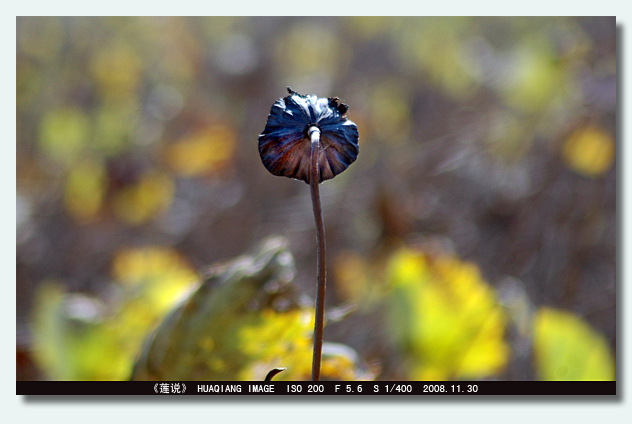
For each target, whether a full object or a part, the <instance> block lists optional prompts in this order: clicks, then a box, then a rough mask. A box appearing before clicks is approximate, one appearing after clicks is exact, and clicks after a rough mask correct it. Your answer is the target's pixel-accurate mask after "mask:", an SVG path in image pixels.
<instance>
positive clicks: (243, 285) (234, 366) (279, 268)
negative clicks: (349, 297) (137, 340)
mask: <svg viewBox="0 0 632 424" xmlns="http://www.w3.org/2000/svg"><path fill="white" fill-rule="evenodd" d="M294 275H295V269H294V260H293V258H292V255H291V254H290V253H289V251H288V250H287V242H285V241H284V240H282V239H270V240H267V241H266V242H265V243H264V244H263V245H262V246H261V247H260V249H259V250H258V251H256V252H255V253H254V254H253V255H251V256H244V257H240V258H237V259H235V260H234V261H232V262H230V263H227V264H224V265H221V266H217V267H216V268H214V269H211V270H209V275H208V276H206V278H205V279H204V281H203V282H202V283H201V284H200V286H199V287H198V288H197V289H196V290H195V292H193V293H192V294H191V295H190V296H189V297H188V298H187V299H186V300H185V301H184V302H183V303H182V304H181V305H180V306H179V307H178V308H176V309H175V310H173V311H172V312H171V313H170V315H169V316H168V317H167V318H166V319H165V320H164V322H163V323H162V324H161V325H160V327H159V328H158V330H157V331H156V333H155V334H154V335H152V336H151V338H150V339H149V341H148V343H147V345H146V346H145V348H144V351H143V353H142V355H141V358H140V360H139V361H138V363H137V364H136V366H135V369H134V375H133V378H134V379H135V380H196V381H201V380H219V381H230V380H255V381H256V380H263V378H264V377H265V376H266V374H267V373H268V371H270V370H271V369H273V368H279V367H285V368H287V370H286V371H285V372H283V373H282V374H280V375H279V376H278V377H277V378H276V379H277V380H307V379H309V378H310V375H311V367H312V332H313V328H314V308H313V307H311V306H301V305H300V304H299V302H298V299H297V298H296V294H295V293H294V292H293V291H292V288H291V287H290V286H289V283H290V282H291V280H292V279H293V278H294ZM349 350H350V349H349V348H347V350H346V351H345V350H341V349H335V350H332V349H327V348H325V350H324V355H323V368H322V377H323V379H336V380H357V379H368V378H370V376H371V374H370V373H369V372H363V371H361V370H359V369H357V368H356V366H357V365H359V364H356V360H355V354H353V353H351V354H349V353H348V351H349ZM351 352H352V351H351Z"/></svg>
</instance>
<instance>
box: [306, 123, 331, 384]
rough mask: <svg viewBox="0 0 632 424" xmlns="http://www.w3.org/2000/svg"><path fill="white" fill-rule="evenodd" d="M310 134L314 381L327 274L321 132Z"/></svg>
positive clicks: (310, 131)
mask: <svg viewBox="0 0 632 424" xmlns="http://www.w3.org/2000/svg"><path fill="white" fill-rule="evenodd" d="M308 134H309V136H310V139H311V142H312V148H311V153H310V175H309V183H310V184H309V185H310V187H311V192H312V208H313V209H314V220H315V221H316V244H317V250H316V264H317V269H316V275H317V279H318V287H317V289H316V316H315V319H314V357H313V361H312V381H319V380H320V363H321V356H322V351H323V327H324V321H325V319H324V317H325V283H326V280H327V274H326V270H325V224H324V222H323V212H322V209H321V207H320V192H319V190H318V184H319V182H320V176H319V169H318V153H319V151H320V130H319V129H318V127H316V126H312V127H310V128H309V129H308Z"/></svg>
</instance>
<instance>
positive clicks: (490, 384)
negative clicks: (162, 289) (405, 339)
mask: <svg viewBox="0 0 632 424" xmlns="http://www.w3.org/2000/svg"><path fill="white" fill-rule="evenodd" d="M16 383H17V390H16V394H18V395H155V396H191V395H196V396H217V395H221V396H226V395H251V396H252V395H255V396H260V395H263V396H274V395H302V396H320V395H334V396H348V395H356V396H357V395H360V396H375V395H377V396H400V395H413V396H426V395H429V396H434V395H442V396H445V395H448V396H454V395H459V396H476V395H616V394H617V385H616V381H518V382H511V381H460V382H444V381H438V382H428V381H426V382H422V381H409V382H376V381H355V382H350V381H342V382H336V381H323V382H306V381H298V382H284V381H271V382H269V381H266V382H225V381H224V382H208V381H155V382H143V381H105V382H101V381H17V382H16Z"/></svg>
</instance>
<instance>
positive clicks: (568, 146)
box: [562, 126, 615, 177]
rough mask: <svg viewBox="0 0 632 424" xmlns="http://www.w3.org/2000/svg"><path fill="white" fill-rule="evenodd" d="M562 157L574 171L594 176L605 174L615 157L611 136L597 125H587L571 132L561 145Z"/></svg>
mask: <svg viewBox="0 0 632 424" xmlns="http://www.w3.org/2000/svg"><path fill="white" fill-rule="evenodd" d="M562 158H563V160H564V162H565V163H566V165H567V166H569V167H570V168H571V169H573V170H574V171H576V172H578V173H580V174H582V175H585V176H588V177H596V176H599V175H603V174H605V173H606V172H607V171H608V170H609V169H610V167H611V166H612V164H613V162H614V159H615V142H614V140H613V138H612V136H611V135H610V134H609V133H608V132H606V131H604V130H603V129H601V128H599V127H594V126H588V127H584V128H580V129H578V130H576V131H575V132H573V133H572V134H571V135H570V137H568V139H566V142H565V143H564V145H563V146H562Z"/></svg>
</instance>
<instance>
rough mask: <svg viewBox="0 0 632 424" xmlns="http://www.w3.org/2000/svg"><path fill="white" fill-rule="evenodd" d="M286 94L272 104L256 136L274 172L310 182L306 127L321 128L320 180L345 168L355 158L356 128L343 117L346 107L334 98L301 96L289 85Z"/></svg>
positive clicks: (308, 144) (261, 151)
mask: <svg viewBox="0 0 632 424" xmlns="http://www.w3.org/2000/svg"><path fill="white" fill-rule="evenodd" d="M288 92H289V93H290V95H289V96H286V97H283V98H281V99H279V100H277V101H276V102H274V104H273V105H272V109H271V110H270V115H269V116H268V122H267V123H266V127H265V129H264V130H263V132H262V133H261V135H260V136H259V154H260V155H261V161H262V162H263V165H264V166H265V167H266V169H267V170H268V171H270V172H271V173H272V174H274V175H279V176H283V177H288V178H296V179H298V180H303V181H305V182H306V183H308V184H309V171H310V169H309V167H310V152H311V140H310V137H309V136H308V134H307V130H308V128H309V127H311V126H314V125H315V126H317V127H318V128H319V129H320V146H321V148H320V152H319V155H318V167H319V171H320V173H319V175H320V181H319V182H323V181H324V180H328V179H330V178H333V177H335V176H336V175H338V174H340V173H341V172H342V171H344V170H345V169H347V168H348V167H349V165H351V164H352V163H353V162H354V161H355V160H356V158H357V157H358V152H359V147H358V127H356V124H354V123H353V122H352V121H350V120H348V119H347V118H346V114H347V110H348V109H349V107H348V106H347V105H346V104H344V103H340V100H339V99H338V98H337V97H330V98H328V99H324V98H318V97H316V96H315V95H311V96H309V95H301V94H298V93H297V92H295V91H292V90H291V89H290V88H289V87H288Z"/></svg>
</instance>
